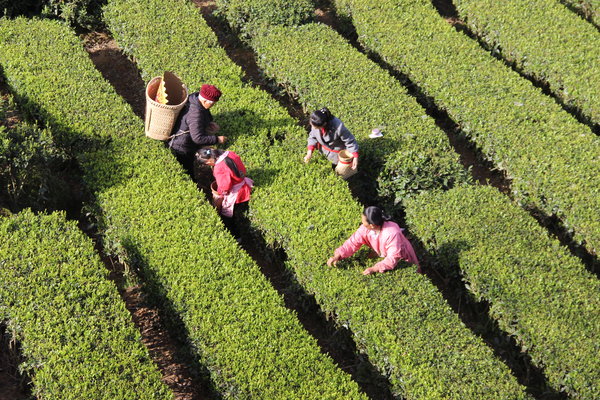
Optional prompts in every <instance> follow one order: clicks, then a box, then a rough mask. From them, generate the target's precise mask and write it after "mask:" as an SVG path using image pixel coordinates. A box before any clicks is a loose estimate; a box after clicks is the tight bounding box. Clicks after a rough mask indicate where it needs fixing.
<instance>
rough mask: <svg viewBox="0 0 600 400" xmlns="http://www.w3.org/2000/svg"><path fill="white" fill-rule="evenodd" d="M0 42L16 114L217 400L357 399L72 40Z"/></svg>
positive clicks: (10, 27) (16, 24) (13, 38)
mask: <svg viewBox="0 0 600 400" xmlns="http://www.w3.org/2000/svg"><path fill="white" fill-rule="evenodd" d="M178 4H182V3H181V2H178ZM174 22H175V23H178V21H177V20H174ZM192 28H195V27H192ZM194 30H195V32H196V33H197V32H198V29H197V28H195V29H194ZM0 41H1V42H2V43H3V45H4V49H5V51H3V52H1V53H0V65H2V68H3V70H4V74H5V76H6V78H7V82H8V84H9V85H10V87H11V88H12V89H13V90H14V91H15V92H16V93H17V95H18V97H19V98H20V100H21V103H22V104H23V107H24V108H25V110H27V111H29V112H30V113H31V114H35V115H37V116H39V117H40V118H41V119H42V120H43V121H46V122H47V123H48V124H49V125H50V126H51V127H52V129H53V132H55V135H57V136H58V137H60V139H61V142H62V143H63V144H64V145H65V146H67V145H68V147H70V148H71V149H73V151H74V152H75V153H76V155H77V156H78V157H79V160H80V162H81V166H82V169H83V171H84V180H85V182H86V183H87V185H88V187H89V189H90V191H91V192H92V194H93V196H94V203H93V204H92V206H93V207H94V209H95V213H96V215H97V216H98V217H99V218H100V231H101V232H102V233H103V241H104V246H105V250H107V251H108V252H110V253H112V254H117V255H119V256H120V257H121V258H122V260H123V261H124V262H125V263H127V264H128V265H130V266H131V267H132V268H137V269H139V270H140V273H141V274H142V275H143V276H144V277H145V278H146V281H147V282H148V283H149V285H150V288H149V289H150V290H151V291H152V292H154V294H155V295H156V297H158V298H162V299H163V301H164V303H165V307H167V309H169V310H173V312H174V313H176V315H177V316H178V318H180V319H181V321H182V323H183V325H184V327H185V330H186V332H182V334H185V335H187V337H188V338H189V340H190V342H191V345H192V348H193V349H194V350H195V352H196V355H197V356H198V358H199V361H200V362H201V363H203V364H204V365H205V366H206V367H207V368H208V369H209V371H210V372H211V379H213V381H214V383H215V386H216V388H217V389H218V390H219V392H220V396H222V397H223V398H239V399H250V398H252V399H256V398H265V399H277V398H306V399H309V398H314V399H317V398H318V399H339V398H353V399H360V398H364V396H363V395H361V394H360V393H359V390H358V386H357V385H356V384H355V383H354V382H352V381H351V380H350V377H349V376H348V375H347V374H345V373H343V372H342V371H340V370H339V369H338V368H337V367H336V366H335V365H334V364H333V362H332V360H331V359H330V358H329V357H328V356H326V355H324V354H322V353H321V352H320V351H319V348H318V346H317V343H316V340H315V339H314V338H312V337H310V336H309V335H308V334H307V333H306V331H305V330H304V329H303V328H302V327H301V326H300V324H299V322H298V320H297V318H296V316H295V315H294V313H293V312H291V311H289V310H287V309H286V308H285V307H284V304H283V300H282V298H281V296H280V295H278V294H277V292H276V291H275V290H274V289H273V287H272V286H271V285H270V283H269V282H268V281H267V280H266V278H265V277H264V275H262V273H261V272H260V270H259V268H258V266H257V265H256V264H255V263H254V262H252V260H251V259H250V257H249V256H248V255H247V254H246V253H244V252H243V251H242V250H241V249H240V248H239V247H238V245H237V243H236V242H235V240H234V239H233V237H232V236H231V235H230V234H229V233H227V231H226V230H225V228H224V227H223V225H222V223H221V221H220V219H219V217H218V215H217V214H216V213H215V211H214V209H213V208H212V206H210V204H209V203H208V202H207V201H206V200H205V199H204V198H203V196H202V195H200V194H199V193H198V191H197V189H196V187H195V185H194V184H192V182H191V181H190V180H189V179H188V178H187V176H186V175H185V174H184V173H183V170H182V168H181V167H180V166H179V165H178V163H177V161H176V160H175V158H174V157H172V155H171V154H170V153H169V151H168V150H167V149H166V148H164V146H163V145H162V143H160V142H156V141H153V140H150V139H148V138H146V137H145V136H144V135H143V123H142V121H140V120H139V119H137V118H136V117H135V115H134V114H133V113H132V111H131V110H130V108H129V107H128V106H127V104H126V103H125V102H124V101H123V100H122V99H121V98H120V97H119V96H118V95H117V94H116V93H115V91H114V89H113V88H112V87H111V86H110V85H109V84H108V82H106V81H105V80H104V79H103V78H102V76H101V75H100V73H99V72H98V71H97V70H95V68H94V67H93V65H92V63H91V62H90V60H89V57H88V55H87V54H86V53H85V51H84V50H83V46H82V44H81V42H80V41H79V40H78V38H77V37H76V36H75V34H74V33H73V32H71V31H70V30H69V29H67V28H66V27H65V26H64V25H61V24H59V23H56V22H50V21H28V20H25V19H17V20H14V21H7V20H2V21H0ZM65 72H68V73H65ZM57 82H60V84H57ZM114 398H118V396H117V397H114Z"/></svg>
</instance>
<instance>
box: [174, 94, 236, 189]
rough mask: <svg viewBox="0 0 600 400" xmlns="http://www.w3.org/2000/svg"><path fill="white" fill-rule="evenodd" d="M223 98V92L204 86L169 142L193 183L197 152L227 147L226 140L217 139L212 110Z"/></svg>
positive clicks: (181, 116)
mask: <svg viewBox="0 0 600 400" xmlns="http://www.w3.org/2000/svg"><path fill="white" fill-rule="evenodd" d="M220 97H221V91H220V90H219V89H217V87H216V86H213V85H202V87H201V88H200V91H198V92H195V93H192V94H190V95H189V96H188V101H187V103H186V104H185V106H184V107H183V109H182V110H181V112H180V114H179V117H178V118H177V121H176V122H175V125H174V126H173V130H172V133H171V137H170V138H169V140H168V141H167V143H168V146H169V148H170V149H171V151H172V152H173V154H175V156H176V157H177V160H178V161H179V162H180V163H181V165H183V167H184V168H185V170H186V172H187V173H188V174H189V175H190V176H191V177H192V179H193V178H194V156H195V154H196V151H198V150H199V149H200V148H202V147H204V146H207V145H212V144H217V143H225V141H226V140H227V137H226V136H217V135H216V134H217V132H218V131H219V125H217V124H216V123H215V122H213V117H212V114H211V113H210V108H211V107H212V106H213V105H214V104H215V103H216V102H217V101H218V100H219V98H220Z"/></svg>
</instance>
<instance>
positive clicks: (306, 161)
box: [304, 151, 312, 164]
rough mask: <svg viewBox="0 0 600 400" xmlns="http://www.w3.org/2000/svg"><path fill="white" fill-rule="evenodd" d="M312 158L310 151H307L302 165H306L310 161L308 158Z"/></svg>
mask: <svg viewBox="0 0 600 400" xmlns="http://www.w3.org/2000/svg"><path fill="white" fill-rule="evenodd" d="M311 157H312V151H309V152H307V153H306V155H305V156H304V163H306V164H307V163H308V162H309V161H310V158H311Z"/></svg>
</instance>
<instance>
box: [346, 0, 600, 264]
mask: <svg viewBox="0 0 600 400" xmlns="http://www.w3.org/2000/svg"><path fill="white" fill-rule="evenodd" d="M336 5H337V6H338V8H337V9H338V12H339V13H346V12H348V11H350V13H351V18H352V21H353V23H354V25H355V27H356V30H357V33H358V35H359V40H360V41H361V43H362V44H363V45H364V47H365V48H366V49H367V50H368V51H372V52H374V53H376V54H378V55H379V56H381V57H382V59H383V60H384V61H385V62H386V63H388V64H389V65H391V66H392V67H394V68H396V69H398V70H399V71H402V72H403V73H405V74H406V75H407V76H408V77H409V78H410V79H411V81H412V82H414V83H415V84H416V85H418V86H419V87H420V88H421V89H422V91H423V93H424V94H425V95H427V96H429V97H431V98H433V99H434V101H435V103H436V104H437V106H438V107H440V108H442V109H444V110H446V111H447V112H448V114H449V115H450V117H451V118H452V119H453V120H454V121H456V123H457V124H458V125H459V126H460V128H461V129H462V131H463V132H464V133H465V134H467V135H468V136H469V138H470V139H471V140H472V141H473V142H474V143H475V144H476V145H477V146H478V147H479V148H480V149H481V151H482V153H483V155H484V156H485V157H486V158H488V159H489V160H490V161H492V162H493V163H494V164H495V165H496V166H497V167H498V168H501V169H503V170H504V171H505V172H506V174H507V176H508V178H509V179H511V180H512V186H511V187H512V189H513V193H514V195H515V197H516V198H517V199H518V200H519V201H520V202H522V203H523V204H524V205H526V206H530V207H535V208H538V209H540V210H542V211H544V212H545V213H547V214H548V215H553V214H556V215H557V216H559V217H560V218H561V220H562V222H563V223H564V225H565V226H567V227H568V228H569V229H571V230H573V231H574V238H575V240H576V241H578V242H579V243H582V244H584V245H585V247H586V248H587V249H588V250H589V251H590V252H591V253H594V254H596V253H598V252H599V251H600V218H598V215H599V213H600V195H599V194H600V182H599V177H600V159H599V158H598V154H600V138H598V137H597V136H596V135H594V134H593V133H592V132H591V131H590V129H589V128H588V127H587V126H585V125H582V124H579V123H578V122H577V121H576V120H575V119H574V118H573V117H572V116H571V115H569V114H568V113H567V112H565V111H564V110H562V109H561V108H560V106H559V105H557V104H556V103H555V102H554V100H553V99H552V98H550V97H548V96H545V95H543V94H542V92H541V90H539V89H536V88H534V87H532V85H531V83H530V82H528V81H527V80H525V79H523V78H522V77H520V76H519V75H518V74H517V73H516V72H514V71H511V70H510V69H508V68H507V67H506V66H505V65H503V63H502V62H500V61H498V60H496V59H494V58H492V57H489V55H488V54H486V52H485V51H483V50H482V49H481V47H480V46H479V45H478V44H477V43H476V42H475V41H473V40H471V39H469V38H468V37H466V36H465V35H463V34H461V33H460V32H457V31H456V30H455V29H454V28H453V27H452V26H450V24H448V23H447V22H446V21H445V20H444V19H442V18H441V17H440V16H439V14H438V12H437V11H436V10H435V9H434V8H433V5H432V4H431V2H429V1H424V0H411V1H405V2H402V3H401V4H399V3H398V1H395V0H383V1H379V2H377V3H373V2H371V1H365V0H336Z"/></svg>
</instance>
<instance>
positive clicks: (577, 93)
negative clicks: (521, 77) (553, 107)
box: [455, 0, 600, 124]
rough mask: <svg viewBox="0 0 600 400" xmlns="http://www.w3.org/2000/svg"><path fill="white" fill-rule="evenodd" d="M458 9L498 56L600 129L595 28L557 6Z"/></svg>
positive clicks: (539, 2)
mask: <svg viewBox="0 0 600 400" xmlns="http://www.w3.org/2000/svg"><path fill="white" fill-rule="evenodd" d="M455 3H456V5H457V9H458V12H459V15H460V17H461V18H462V19H463V20H465V21H466V22H467V25H468V26H469V28H470V29H471V30H472V31H473V32H474V33H476V34H477V36H478V37H479V38H480V39H481V40H482V41H484V42H485V43H486V44H487V45H488V46H489V47H490V48H491V49H492V51H493V52H495V53H498V54H500V55H501V56H502V57H503V58H504V59H506V60H507V61H508V62H509V63H511V64H514V65H516V67H517V68H518V69H519V70H520V71H522V72H523V73H524V74H526V75H527V76H532V77H534V78H535V79H538V80H540V81H542V82H544V83H546V84H547V85H548V86H549V88H550V90H551V91H552V92H553V93H554V94H555V95H556V96H558V98H560V99H561V100H562V101H563V102H564V103H565V104H566V105H567V106H569V107H574V108H576V109H577V110H579V111H580V112H581V113H582V115H583V116H585V117H586V118H588V119H589V120H591V121H592V122H593V123H594V124H600V67H599V66H598V60H600V34H599V33H598V30H597V29H596V28H595V27H594V26H592V25H590V24H588V23H587V22H586V21H583V20H581V18H580V17H578V16H577V15H575V14H573V13H570V12H567V11H566V10H565V7H564V6H562V5H560V4H559V3H558V2H556V1H555V0H533V1H530V0H520V1H491V0H490V1H479V0H478V1H472V0H456V1H455Z"/></svg>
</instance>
